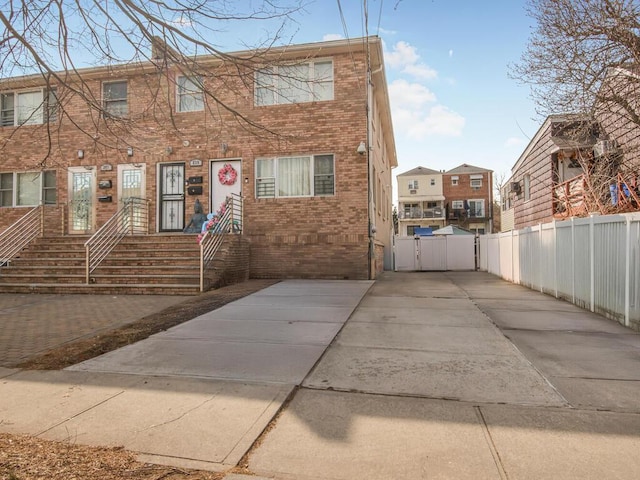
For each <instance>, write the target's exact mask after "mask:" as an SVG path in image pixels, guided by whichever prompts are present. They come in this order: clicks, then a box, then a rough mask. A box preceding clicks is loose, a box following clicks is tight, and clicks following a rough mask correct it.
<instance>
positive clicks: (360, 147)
mask: <svg viewBox="0 0 640 480" xmlns="http://www.w3.org/2000/svg"><path fill="white" fill-rule="evenodd" d="M356 152H358V154H359V155H364V154H365V153H367V146H366V145H365V143H364V142H360V145H358V149H357V150H356Z"/></svg>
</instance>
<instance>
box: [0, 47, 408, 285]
mask: <svg viewBox="0 0 640 480" xmlns="http://www.w3.org/2000/svg"><path fill="white" fill-rule="evenodd" d="M369 47H370V48H371V52H372V55H371V58H372V64H371V65H370V69H371V71H373V72H377V73H374V79H373V80H374V81H373V82H372V84H371V87H370V88H371V89H372V91H371V92H367V85H368V82H367V74H366V72H367V64H366V51H365V50H366V49H365V48H364V46H363V42H350V43H347V42H344V41H337V42H325V43H322V44H309V45H307V46H296V48H293V49H289V50H287V52H288V51H292V52H293V53H292V54H290V53H285V52H284V50H283V52H276V53H281V54H282V55H285V56H286V55H288V57H287V59H288V60H289V61H293V60H296V59H303V58H313V57H315V58H319V59H323V60H330V61H331V62H332V66H333V92H334V94H333V99H332V100H326V101H317V102H306V103H295V104H284V105H269V106H256V105H255V104H254V90H253V84H252V83H250V84H245V83H243V81H241V80H240V78H239V77H238V75H237V74H235V76H233V75H232V76H230V77H225V78H224V80H221V81H220V82H219V83H216V81H215V80H210V79H209V78H210V77H207V80H205V87H206V89H209V88H210V89H211V90H213V91H215V92H216V95H217V96H218V97H219V98H221V99H222V100H223V101H224V102H225V105H226V106H228V107H230V108H232V109H233V110H234V111H235V113H237V114H238V115H239V116H241V117H243V119H244V123H243V121H239V120H238V119H239V117H238V116H234V115H233V114H232V113H230V112H228V111H227V110H225V108H218V107H216V106H215V105H211V104H209V102H211V100H206V102H207V108H205V109H204V110H203V111H195V112H185V113H179V112H176V111H175V98H176V95H175V88H174V84H173V82H171V81H168V80H167V78H168V77H170V76H171V75H175V72H171V71H170V72H166V71H160V72H159V71H157V70H154V69H151V68H149V70H148V71H142V69H141V68H138V69H133V70H132V69H122V70H120V71H118V70H113V69H106V68H105V69H92V70H89V71H86V73H85V74H84V75H83V79H84V81H85V85H86V88H88V89H90V90H91V91H92V92H93V93H94V95H95V96H96V98H100V92H101V89H102V82H104V81H106V80H126V81H127V85H128V96H127V100H128V110H129V115H128V118H129V119H130V122H128V123H127V124H126V125H122V124H120V123H118V124H115V123H113V124H111V123H110V122H109V121H108V120H106V121H105V119H104V118H101V116H100V114H98V113H95V112H96V111H95V110H92V109H91V108H90V107H89V105H88V104H87V100H86V98H81V97H80V96H79V95H77V94H71V93H69V92H68V91H64V90H63V89H62V88H60V89H59V90H58V92H57V94H58V97H59V101H60V102H61V103H63V102H64V105H65V108H64V112H65V113H64V115H62V114H61V115H59V116H58V119H57V121H56V122H52V123H48V124H40V125H23V126H22V127H1V128H0V148H2V159H1V160H0V174H1V173H10V172H25V171H33V172H36V171H40V170H52V171H55V172H56V183H57V187H56V199H55V205H56V206H57V207H58V208H57V209H56V211H57V212H59V213H57V214H56V216H58V218H55V219H49V220H48V222H47V225H46V226H45V230H46V231H49V232H59V231H60V230H62V231H63V232H64V233H69V228H68V224H67V223H66V222H67V217H66V216H67V215H68V205H67V203H68V200H69V197H68V181H69V180H68V177H69V174H68V169H69V168H70V167H80V168H85V169H87V171H92V172H95V175H96V182H103V181H110V182H111V185H112V186H111V188H105V189H102V190H98V191H96V192H95V198H93V203H92V205H93V208H95V226H94V229H93V231H95V229H97V228H99V227H100V226H101V225H102V224H104V222H106V221H107V220H108V219H109V218H110V217H111V216H112V215H113V214H114V213H115V212H116V210H117V208H118V192H119V190H118V187H119V186H118V182H119V181H121V179H119V178H118V172H117V166H118V165H125V164H129V165H134V164H135V165H136V166H138V167H139V166H141V165H142V166H143V167H144V168H145V175H144V176H145V182H146V189H145V196H146V198H147V199H148V201H149V204H150V208H149V211H150V218H149V226H148V228H149V233H155V232H158V231H159V224H160V220H159V218H158V211H159V210H158V203H159V199H158V182H159V179H158V175H159V173H158V172H159V166H160V165H165V164H172V163H175V164H179V165H184V168H185V170H184V174H185V179H186V178H189V177H194V176H195V177H197V176H201V177H203V182H202V184H201V185H202V187H203V192H202V195H186V198H185V207H184V210H185V223H187V222H188V220H189V218H190V215H191V213H192V212H193V205H194V202H195V200H196V198H198V199H199V200H200V202H201V203H202V204H203V205H204V206H205V209H206V210H207V211H208V210H215V209H216V208H217V206H216V205H211V203H212V200H211V199H210V192H211V188H212V184H214V183H215V182H217V181H218V178H217V175H216V172H213V173H212V174H210V170H211V161H212V160H224V159H227V160H239V161H240V162H241V163H240V165H241V171H240V176H239V178H238V179H237V182H239V184H240V185H241V194H242V196H243V198H244V210H243V226H244V232H243V233H244V235H245V236H246V238H247V239H248V241H249V242H250V244H251V256H250V257H251V258H250V275H251V276H252V277H271V278H340V279H342V278H350V279H366V278H375V275H376V273H377V272H379V271H381V270H382V262H383V258H385V257H387V256H390V251H391V245H390V238H391V229H392V219H391V187H390V185H391V169H392V168H393V167H395V166H396V165H397V161H396V156H395V145H394V141H393V131H392V128H391V122H390V113H389V104H388V97H387V92H386V85H385V79H384V70H383V69H381V68H380V67H382V48H381V42H380V40H379V39H377V38H371V39H369ZM211 68H212V70H213V71H215V73H221V72H222V70H224V69H225V68H226V67H225V66H224V65H219V64H216V63H215V62H213V63H212V67H211ZM220 77H222V75H220ZM211 78H214V77H211ZM215 78H218V77H215ZM243 80H244V81H246V78H244V79H243ZM207 82H210V83H207ZM26 86H27V85H26V84H25V83H24V80H20V81H18V80H15V81H12V80H7V81H4V82H3V84H2V87H1V88H2V91H12V90H14V91H19V90H23V89H24V88H25V87H26ZM158 91H159V92H161V94H160V95H157V94H155V93H154V92H158ZM368 99H370V100H368ZM369 102H372V104H369V105H368V103H369ZM368 112H369V114H368ZM246 120H248V122H247V121H246ZM252 125H258V126H259V127H260V128H254V127H252ZM80 129H82V130H84V133H83V132H81V131H80ZM50 133H51V135H50ZM87 133H88V134H87ZM362 141H366V142H367V145H368V146H369V148H368V149H367V152H366V153H365V154H359V153H357V152H356V149H357V147H358V145H359V144H360V142H362ZM129 147H131V148H132V151H130V153H133V155H132V156H129V154H128V151H127V150H128V148H129ZM79 151H82V155H79ZM319 154H331V155H333V160H334V172H333V174H334V194H333V195H328V196H299V197H277V198H256V191H255V185H256V171H255V168H256V159H257V158H273V157H283V156H306V155H319ZM80 157H82V158H80ZM194 160H195V161H194ZM141 168H142V167H141ZM89 169H90V170H89ZM107 195H110V196H112V200H113V201H112V202H110V203H109V202H104V203H103V202H99V201H97V197H98V196H107ZM46 208H47V209H50V208H53V205H52V206H51V207H49V206H47V207H46ZM26 211H27V209H26V208H25V207H15V206H13V207H11V206H9V207H0V212H1V218H0V231H2V230H3V229H4V228H6V227H7V226H9V225H10V224H11V223H12V222H13V221H15V220H16V219H17V218H19V217H20V216H22V215H23V214H24V213H25V212H26ZM49 217H50V215H48V218H49ZM87 233H92V232H91V231H90V232H87ZM194 241H195V239H194ZM378 250H383V251H384V254H380V253H379V252H378Z"/></svg>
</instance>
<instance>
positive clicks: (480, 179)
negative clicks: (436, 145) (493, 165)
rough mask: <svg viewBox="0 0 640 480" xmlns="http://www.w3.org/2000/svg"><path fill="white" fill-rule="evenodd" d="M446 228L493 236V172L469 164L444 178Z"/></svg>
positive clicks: (443, 176) (450, 171) (461, 166)
mask: <svg viewBox="0 0 640 480" xmlns="http://www.w3.org/2000/svg"><path fill="white" fill-rule="evenodd" d="M442 187H443V193H444V197H445V199H446V200H445V202H446V208H447V224H448V225H457V226H459V227H462V228H464V229H466V230H470V231H472V232H477V233H480V234H483V233H492V232H493V213H492V212H493V209H492V205H493V172H492V171H491V170H487V169H485V168H480V167H474V166H473V165H467V164H466V163H464V164H462V165H460V166H458V167H456V168H453V169H451V170H449V171H447V172H444V173H443V174H442Z"/></svg>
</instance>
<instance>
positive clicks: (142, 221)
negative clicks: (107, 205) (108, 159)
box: [118, 163, 148, 233]
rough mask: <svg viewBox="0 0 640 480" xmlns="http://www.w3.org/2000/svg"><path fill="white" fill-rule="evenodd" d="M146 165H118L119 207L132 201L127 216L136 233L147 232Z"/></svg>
mask: <svg viewBox="0 0 640 480" xmlns="http://www.w3.org/2000/svg"><path fill="white" fill-rule="evenodd" d="M145 178H146V165H145V164H144V163H129V164H124V165H118V208H122V207H123V206H125V205H126V204H128V203H129V201H130V200H131V201H132V203H131V204H132V209H131V210H130V211H129V212H128V215H131V218H130V219H129V218H127V219H128V220H129V221H130V223H129V225H130V226H131V228H132V230H133V232H134V233H147V231H148V226H147V211H148V209H147V208H146V206H145V205H144V204H143V201H144V199H145V198H146V187H145V185H146V183H145Z"/></svg>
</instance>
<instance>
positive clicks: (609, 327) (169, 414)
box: [0, 272, 640, 480]
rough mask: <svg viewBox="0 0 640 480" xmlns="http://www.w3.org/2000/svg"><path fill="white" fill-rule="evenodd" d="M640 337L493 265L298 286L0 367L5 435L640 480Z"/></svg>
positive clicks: (205, 455)
mask: <svg viewBox="0 0 640 480" xmlns="http://www.w3.org/2000/svg"><path fill="white" fill-rule="evenodd" d="M347 319H348V321H347ZM345 321H346V323H345ZM343 325H344V326H343ZM336 334H337V336H336ZM334 337H335V338H334ZM332 339H333V340H332ZM639 340H640V336H638V335H637V334H635V333H634V332H632V331H630V330H627V329H625V328H624V327H621V326H618V325H616V324H615V323H613V322H611V321H609V320H606V319H604V318H602V317H599V316H597V315H593V314H591V313H589V312H585V311H583V310H581V309H578V308H577V307H574V306H572V305H569V304H567V303H565V302H562V301H559V300H556V299H553V298H551V297H549V296H546V295H542V294H540V293H538V292H533V291H530V290H528V289H525V288H523V287H519V286H515V285H511V284H509V283H506V282H503V281H501V280H499V279H497V278H495V277H492V276H490V275H488V274H485V273H479V272H466V273H394V272H385V274H384V275H383V276H382V278H380V279H379V280H377V281H376V282H375V284H373V286H371V282H351V281H335V282H331V281H327V282H324V281H287V282H282V283H279V284H277V285H274V286H272V287H269V288H267V289H265V290H262V291H261V292H258V293H256V294H253V295H251V296H248V297H246V298H244V299H242V300H239V301H237V302H234V303H231V304H228V305H227V306H225V307H223V308H220V309H218V310H215V311H213V312H210V313H209V314H206V315H203V316H201V317H199V318H197V319H195V320H193V321H191V322H187V323H185V324H182V325H180V326H178V327H175V328H174V329H171V330H169V331H167V332H164V333H162V334H158V335H155V336H153V337H150V338H149V339H147V340H145V341H143V342H139V343H138V344H135V345H131V346H129V347H126V348H123V349H120V350H118V351H115V352H112V353H110V354H107V355H105V356H102V357H98V358H96V359H93V360H90V361H87V362H84V363H82V364H78V365H76V366H74V367H72V368H70V369H68V370H67V371H59V372H27V371H23V372H20V371H11V370H0V377H4V378H2V379H1V380H0V431H6V432H13V433H30V434H34V435H42V436H43V437H46V438H51V439H56V440H67V441H74V442H78V443H86V444H95V445H124V446H125V448H127V449H130V450H132V451H135V452H138V453H140V454H141V458H142V459H146V460H149V461H154V462H158V463H169V464H174V465H179V466H184V467H197V468H207V469H210V470H217V471H228V470H229V469H230V468H231V467H232V466H234V465H235V464H236V463H237V462H238V461H239V460H240V459H241V458H242V457H243V456H244V455H245V454H246V453H247V452H248V456H247V457H246V461H247V462H248V466H249V469H250V471H251V472H252V473H253V474H256V475H259V476H260V477H264V478H276V479H301V480H305V479H307V480H319V479H334V480H336V479H345V480H346V479H389V478H394V479H404V478H407V479H408V478H411V479H414V478H425V479H426V478H428V479H438V478H442V479H465V478H469V479H483V478H486V479H506V478H509V479H547V478H548V479H552V478H553V479H557V478H562V479H573V478H575V479H602V478H607V479H615V478H618V479H631V478H637V476H638V472H640V457H639V456H638V455H637V452H638V451H639V449H640V341H639ZM287 398H290V399H291V401H290V402H289V403H286V404H285V403H284V402H285V400H286V399H287ZM283 405H286V406H284V407H283ZM279 411H280V412H281V413H280V415H277V416H276V413H277V412H279ZM269 424H271V425H270V426H269V429H268V431H267V433H266V434H264V436H263V437H262V438H261V440H260V442H259V443H258V444H257V445H255V446H252V445H254V442H255V440H256V439H257V438H258V436H259V435H260V434H261V433H262V432H263V431H264V429H265V428H266V427H267V425H269ZM240 477H242V476H239V475H237V474H235V475H232V474H229V475H228V478H229V479H232V478H233V479H238V478H240ZM247 478H255V477H247Z"/></svg>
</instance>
